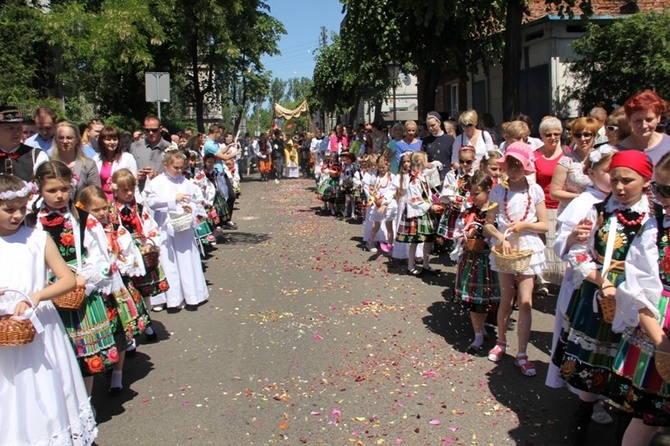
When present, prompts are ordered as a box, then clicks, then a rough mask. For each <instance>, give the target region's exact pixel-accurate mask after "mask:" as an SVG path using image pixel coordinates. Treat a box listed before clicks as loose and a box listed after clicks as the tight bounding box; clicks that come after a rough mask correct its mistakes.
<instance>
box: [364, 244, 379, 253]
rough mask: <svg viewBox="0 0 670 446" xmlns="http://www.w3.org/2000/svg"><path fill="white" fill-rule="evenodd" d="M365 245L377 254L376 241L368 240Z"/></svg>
mask: <svg viewBox="0 0 670 446" xmlns="http://www.w3.org/2000/svg"><path fill="white" fill-rule="evenodd" d="M365 247H366V248H368V251H370V252H371V253H373V254H377V248H376V247H375V243H374V242H372V243H371V242H367V243H366V244H365Z"/></svg>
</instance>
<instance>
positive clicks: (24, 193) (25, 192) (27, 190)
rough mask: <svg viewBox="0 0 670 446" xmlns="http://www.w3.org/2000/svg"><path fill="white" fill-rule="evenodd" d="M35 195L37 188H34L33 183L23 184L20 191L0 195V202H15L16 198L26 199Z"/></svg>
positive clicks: (10, 191) (9, 191)
mask: <svg viewBox="0 0 670 446" xmlns="http://www.w3.org/2000/svg"><path fill="white" fill-rule="evenodd" d="M24 183H25V182H24ZM35 193H37V188H36V187H35V184H34V183H32V182H30V183H25V185H24V186H23V188H21V189H20V190H8V191H5V192H2V193H0V200H3V201H4V200H15V199H17V198H26V197H28V196H30V195H32V194H35Z"/></svg>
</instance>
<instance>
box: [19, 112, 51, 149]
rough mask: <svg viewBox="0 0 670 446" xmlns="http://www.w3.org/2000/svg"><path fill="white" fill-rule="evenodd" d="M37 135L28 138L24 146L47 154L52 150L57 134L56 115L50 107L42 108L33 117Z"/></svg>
mask: <svg viewBox="0 0 670 446" xmlns="http://www.w3.org/2000/svg"><path fill="white" fill-rule="evenodd" d="M33 119H35V126H36V127H37V133H36V134H35V135H33V136H31V137H30V138H28V139H27V140H26V141H25V142H24V144H25V145H27V146H30V147H35V148H37V149H42V150H43V151H44V152H47V151H48V150H49V149H51V146H52V145H53V142H54V135H55V134H56V113H55V112H54V111H53V110H52V109H50V108H49V107H40V108H38V109H37V111H35V114H34V115H33Z"/></svg>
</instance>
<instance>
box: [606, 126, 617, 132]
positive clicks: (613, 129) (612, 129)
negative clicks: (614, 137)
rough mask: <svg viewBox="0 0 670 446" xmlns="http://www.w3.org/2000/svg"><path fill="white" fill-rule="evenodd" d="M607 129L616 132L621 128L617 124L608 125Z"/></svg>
mask: <svg viewBox="0 0 670 446" xmlns="http://www.w3.org/2000/svg"><path fill="white" fill-rule="evenodd" d="M605 129H606V130H607V131H608V132H616V131H617V130H619V127H617V126H616V125H606V126H605Z"/></svg>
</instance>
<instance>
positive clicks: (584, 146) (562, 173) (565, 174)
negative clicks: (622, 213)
mask: <svg viewBox="0 0 670 446" xmlns="http://www.w3.org/2000/svg"><path fill="white" fill-rule="evenodd" d="M599 128H600V123H599V122H598V121H597V120H595V119H593V118H578V119H575V120H574V121H572V125H571V126H570V133H571V135H572V139H573V142H574V147H573V149H572V151H571V152H570V153H568V154H567V155H566V156H564V157H562V158H561V159H560V160H559V161H558V165H557V166H556V170H555V171H554V177H553V178H552V180H551V186H550V188H549V195H550V197H551V198H552V199H554V200H558V201H559V205H558V210H557V213H558V215H560V214H561V212H562V211H563V209H565V207H566V206H567V205H568V204H569V203H570V202H571V201H572V200H573V199H574V198H576V197H577V196H579V194H581V193H582V192H584V191H585V190H586V188H587V187H588V186H589V185H590V184H591V180H590V179H589V177H588V175H586V174H585V173H584V161H585V160H586V159H587V158H588V156H589V154H590V153H591V151H592V150H593V143H594V142H595V140H596V134H597V133H598V129H599Z"/></svg>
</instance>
